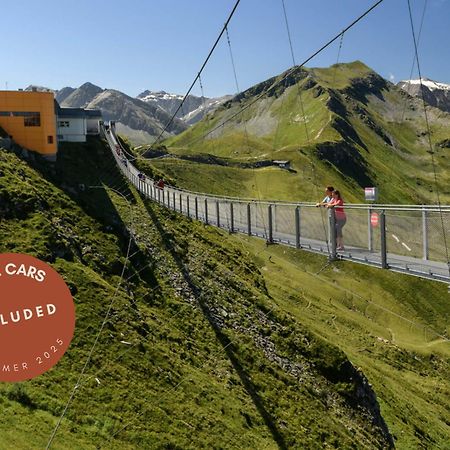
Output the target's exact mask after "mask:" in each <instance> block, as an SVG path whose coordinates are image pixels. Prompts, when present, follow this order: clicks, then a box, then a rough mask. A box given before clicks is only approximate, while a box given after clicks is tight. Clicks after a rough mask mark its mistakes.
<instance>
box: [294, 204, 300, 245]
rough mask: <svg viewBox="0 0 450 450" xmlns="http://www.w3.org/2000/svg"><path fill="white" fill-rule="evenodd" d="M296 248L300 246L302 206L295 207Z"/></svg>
mask: <svg viewBox="0 0 450 450" xmlns="http://www.w3.org/2000/svg"><path fill="white" fill-rule="evenodd" d="M295 248H300V206H297V207H296V208H295Z"/></svg>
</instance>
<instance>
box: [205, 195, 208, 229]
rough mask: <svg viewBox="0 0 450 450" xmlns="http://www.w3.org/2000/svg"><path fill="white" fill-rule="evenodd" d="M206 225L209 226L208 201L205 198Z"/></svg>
mask: <svg viewBox="0 0 450 450" xmlns="http://www.w3.org/2000/svg"><path fill="white" fill-rule="evenodd" d="M205 223H206V224H208V199H207V198H206V197H205Z"/></svg>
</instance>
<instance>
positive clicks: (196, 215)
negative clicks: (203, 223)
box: [195, 197, 198, 220]
mask: <svg viewBox="0 0 450 450" xmlns="http://www.w3.org/2000/svg"><path fill="white" fill-rule="evenodd" d="M195 218H196V219H197V220H198V198H197V197H195Z"/></svg>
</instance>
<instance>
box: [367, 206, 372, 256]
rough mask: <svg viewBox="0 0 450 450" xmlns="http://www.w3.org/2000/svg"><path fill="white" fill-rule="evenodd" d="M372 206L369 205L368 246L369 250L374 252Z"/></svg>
mask: <svg viewBox="0 0 450 450" xmlns="http://www.w3.org/2000/svg"><path fill="white" fill-rule="evenodd" d="M371 217H372V208H371V207H370V206H369V209H368V210H367V236H368V242H367V244H368V248H369V252H373V228H372V221H371Z"/></svg>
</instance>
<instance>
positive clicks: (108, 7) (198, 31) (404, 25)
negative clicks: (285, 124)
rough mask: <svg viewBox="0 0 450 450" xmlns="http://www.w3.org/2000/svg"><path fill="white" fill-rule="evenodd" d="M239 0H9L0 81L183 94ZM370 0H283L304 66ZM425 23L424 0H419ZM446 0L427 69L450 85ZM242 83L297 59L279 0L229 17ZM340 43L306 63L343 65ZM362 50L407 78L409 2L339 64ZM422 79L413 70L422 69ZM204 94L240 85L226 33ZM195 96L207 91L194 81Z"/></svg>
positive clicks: (435, 4)
mask: <svg viewBox="0 0 450 450" xmlns="http://www.w3.org/2000/svg"><path fill="white" fill-rule="evenodd" d="M234 3H235V0H158V1H156V0H127V1H123V0H109V1H99V0H77V1H76V2H74V1H69V0H45V1H40V2H37V1H34V0H4V1H3V2H2V35H3V39H2V43H1V44H0V47H1V55H2V57H1V59H2V70H1V72H0V89H5V87H6V83H8V84H7V86H8V89H18V88H23V87H26V86H27V85H29V84H39V85H44V86H48V87H50V88H53V89H60V88H62V87H64V86H73V87H78V86H79V85H81V84H82V83H84V82H85V81H91V82H92V83H94V84H97V85H99V86H101V87H104V88H114V89H118V90H121V91H123V92H125V93H127V94H129V95H132V96H136V95H137V94H139V93H140V92H142V91H143V90H145V89H151V90H165V91H168V92H175V93H182V94H183V93H184V92H185V91H186V89H187V88H188V87H189V85H190V83H191V81H192V80H193V78H194V76H195V74H196V73H197V71H198V69H199V68H200V65H201V63H202V62H203V60H204V58H205V57H206V55H207V53H208V51H209V49H210V47H211V46H212V44H213V42H214V40H215V39H216V37H217V35H218V33H219V31H220V29H221V27H222V25H223V23H224V22H225V20H226V18H227V16H228V14H229V12H230V11H231V9H232V7H233V5H234ZM373 3H374V0H314V1H311V0H285V5H286V9H287V13H288V19H289V24H290V29H291V34H292V41H293V45H294V52H295V58H296V61H297V63H299V62H301V61H303V60H304V59H306V57H308V56H309V55H310V54H312V53H313V52H314V51H315V50H316V49H317V48H319V47H320V46H321V45H322V44H323V43H324V42H326V41H327V40H328V39H329V38H330V37H332V36H334V35H335V34H336V33H338V32H339V31H340V30H341V29H343V28H344V27H345V26H346V25H348V24H349V23H350V22H351V21H352V20H353V19H354V18H356V17H357V16H358V15H359V14H361V13H362V12H363V11H365V10H366V9H367V8H368V7H369V6H370V5H372V4H373ZM411 4H412V8H413V14H414V20H415V23H416V25H417V28H418V27H419V23H420V18H421V15H422V11H423V8H424V4H425V0H411ZM449 21H450V0H428V1H427V9H426V13H425V20H424V25H423V31H422V36H421V41H420V46H419V53H420V57H421V68H422V75H423V76H427V77H429V78H432V79H435V80H437V81H441V82H445V83H449V84H450V38H449V34H448V26H449ZM229 32H230V38H231V44H232V48H233V54H234V59H235V64H236V69H237V76H238V80H239V84H240V88H241V89H243V88H247V87H249V86H251V85H253V84H255V83H257V82H259V81H262V80H264V79H266V78H268V77H270V76H273V75H276V74H278V73H280V72H282V71H283V70H285V69H286V68H288V67H290V66H291V56H290V51H289V46H288V40H287V34H286V29H285V25H284V17H283V10H282V3H281V0H241V3H240V5H239V7H238V9H237V11H236V13H235V16H234V17H233V19H232V21H231V24H230V26H229ZM337 51H338V44H337V43H335V44H334V45H332V46H331V47H330V48H329V49H328V50H327V51H325V52H324V53H323V54H321V55H319V56H318V57H317V58H315V59H314V60H313V61H312V62H311V63H310V64H309V66H313V67H317V66H328V65H331V64H333V63H335V62H336V58H337ZM356 59H359V60H361V61H363V62H365V63H366V64H367V65H369V66H370V67H372V68H373V69H374V70H376V71H377V72H378V73H380V74H381V75H382V76H384V77H385V78H388V79H389V78H391V80H393V81H399V80H401V79H404V78H407V77H408V76H409V72H410V69H411V64H412V61H413V42H412V38H411V30H410V25H409V16H408V9H407V0H384V2H383V3H382V4H381V5H380V6H379V7H378V8H377V9H376V10H375V11H373V12H372V13H371V14H370V15H369V16H368V17H366V18H365V19H364V20H363V21H362V22H360V23H359V24H358V25H356V26H355V27H354V28H353V29H352V30H350V31H349V32H348V33H347V34H346V35H345V37H344V41H343V47H342V51H341V57H340V61H341V62H345V61H353V60H356ZM413 76H414V78H416V77H417V70H416V71H415V72H414V75H413ZM202 80H203V85H204V92H205V95H206V96H208V97H212V96H219V95H223V94H227V93H235V91H236V88H235V82H234V78H233V72H232V67H231V62H230V57H229V53H228V47H227V44H226V41H225V40H223V41H222V42H221V43H220V45H219V47H218V48H217V51H216V52H215V53H214V55H213V57H212V59H211V63H210V64H209V65H208V66H207V68H206V70H205V73H204V75H203V77H202ZM194 93H196V94H199V93H200V89H199V88H198V87H196V88H195V90H194Z"/></svg>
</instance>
